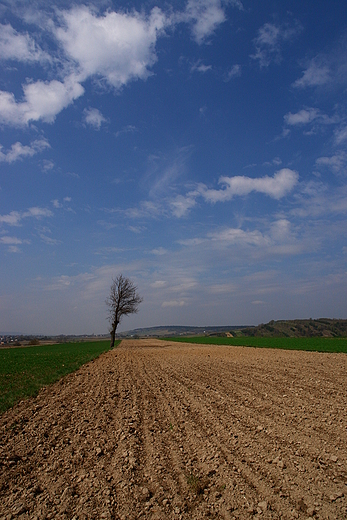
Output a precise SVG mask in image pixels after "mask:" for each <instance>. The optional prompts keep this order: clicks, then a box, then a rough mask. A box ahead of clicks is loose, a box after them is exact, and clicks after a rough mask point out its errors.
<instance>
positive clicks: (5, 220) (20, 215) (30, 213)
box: [0, 206, 53, 226]
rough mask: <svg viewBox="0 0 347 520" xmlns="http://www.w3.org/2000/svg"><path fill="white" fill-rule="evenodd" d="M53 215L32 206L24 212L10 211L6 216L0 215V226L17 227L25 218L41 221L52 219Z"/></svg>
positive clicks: (45, 209)
mask: <svg viewBox="0 0 347 520" xmlns="http://www.w3.org/2000/svg"><path fill="white" fill-rule="evenodd" d="M52 216H53V213H52V212H51V211H50V210H49V209H47V208H40V207H37V206H34V207H32V208H29V209H27V210H26V211H21V212H19V211H11V212H10V213H8V214H7V215H0V224H7V225H9V226H19V225H20V222H21V220H23V219H25V218H36V219H41V218H44V217H52Z"/></svg>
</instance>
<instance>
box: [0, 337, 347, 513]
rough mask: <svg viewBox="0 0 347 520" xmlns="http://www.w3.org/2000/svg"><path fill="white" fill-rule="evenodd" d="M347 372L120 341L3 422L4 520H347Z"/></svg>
mask: <svg viewBox="0 0 347 520" xmlns="http://www.w3.org/2000/svg"><path fill="white" fill-rule="evenodd" d="M346 374H347V356H346V355H344V354H321V353H316V352H299V351H295V352H294V351H283V350H274V349H255V348H249V347H230V346H211V345H191V344H188V343H186V344H183V343H174V342H166V341H160V340H150V339H147V340H123V341H122V343H121V345H120V346H119V347H118V348H116V349H114V350H112V351H109V352H107V353H105V354H103V355H102V356H100V357H99V358H98V359H96V360H94V361H91V362H90V363H87V364H86V365H84V366H83V367H81V368H80V369H79V370H78V371H77V372H74V373H72V374H69V375H68V376H66V377H64V378H63V379H61V380H60V381H59V382H57V383H55V384H53V385H52V386H49V387H46V388H44V389H42V391H41V392H40V393H39V395H38V396H37V397H36V398H32V399H27V400H25V401H21V402H20V403H19V404H18V405H16V406H15V407H14V408H13V409H11V410H8V411H7V412H5V413H4V414H3V415H2V416H1V417H0V492H1V501H0V519H1V520H2V519H6V520H9V519H14V518H21V519H40V520H41V519H42V520H43V519H49V518H61V519H70V520H71V519H74V520H77V519H103V518H105V519H117V520H123V519H124V520H128V519H134V520H135V519H138V518H144V519H145V518H146V519H147V518H149V519H153V520H166V519H187V520H188V519H189V520H195V519H205V518H210V519H226V520H228V519H250V518H259V519H260V518H261V519H270V518H271V519H276V518H283V519H292V518H299V519H305V520H307V519H308V518H315V519H317V520H319V519H346V518H347V395H346V389H347V385H346Z"/></svg>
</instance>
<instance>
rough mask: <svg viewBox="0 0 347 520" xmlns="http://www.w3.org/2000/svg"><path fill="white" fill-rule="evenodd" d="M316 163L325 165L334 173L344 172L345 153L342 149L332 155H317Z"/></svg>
mask: <svg viewBox="0 0 347 520" xmlns="http://www.w3.org/2000/svg"><path fill="white" fill-rule="evenodd" d="M316 165H317V166H324V167H327V168H329V169H330V170H332V171H333V172H334V173H340V174H342V173H343V174H344V173H346V172H347V153H346V152H345V151H344V150H340V151H338V152H337V153H335V154H333V155H330V156H327V157H319V158H318V159H317V160H316Z"/></svg>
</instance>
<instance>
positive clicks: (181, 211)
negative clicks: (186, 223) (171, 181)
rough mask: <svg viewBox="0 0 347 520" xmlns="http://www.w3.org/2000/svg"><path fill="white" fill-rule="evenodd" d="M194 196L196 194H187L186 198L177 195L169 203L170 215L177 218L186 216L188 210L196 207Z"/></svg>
mask: <svg viewBox="0 0 347 520" xmlns="http://www.w3.org/2000/svg"><path fill="white" fill-rule="evenodd" d="M196 195H197V193H196V192H191V193H190V194H189V193H188V195H186V196H183V195H177V197H176V198H175V199H174V200H172V201H170V208H171V211H172V214H173V215H174V216H175V217H178V218H180V217H184V216H185V215H187V213H188V212H189V210H190V209H191V208H193V207H194V206H195V205H196V200H195V196H196Z"/></svg>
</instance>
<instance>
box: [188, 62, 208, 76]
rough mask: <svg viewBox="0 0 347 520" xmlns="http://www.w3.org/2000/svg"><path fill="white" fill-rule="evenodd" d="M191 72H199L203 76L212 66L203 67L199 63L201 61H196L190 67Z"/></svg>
mask: <svg viewBox="0 0 347 520" xmlns="http://www.w3.org/2000/svg"><path fill="white" fill-rule="evenodd" d="M190 70H191V72H195V71H196V72H201V73H202V74H204V73H205V72H207V71H209V70H212V65H204V64H203V63H201V60H199V61H197V62H196V63H194V65H192V66H191V69H190Z"/></svg>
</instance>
